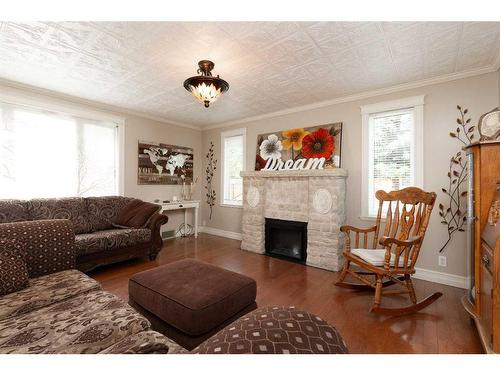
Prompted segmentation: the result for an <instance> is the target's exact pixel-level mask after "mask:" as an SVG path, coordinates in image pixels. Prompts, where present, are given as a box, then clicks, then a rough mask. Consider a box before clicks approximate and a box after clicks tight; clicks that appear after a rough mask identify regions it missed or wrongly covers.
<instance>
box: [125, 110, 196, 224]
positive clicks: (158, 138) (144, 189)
mask: <svg viewBox="0 0 500 375" xmlns="http://www.w3.org/2000/svg"><path fill="white" fill-rule="evenodd" d="M139 140H145V141H155V142H162V143H167V144H173V145H179V146H185V147H191V148H193V149H194V176H195V178H196V177H198V176H200V175H201V168H202V160H201V132H200V131H198V130H193V129H188V128H183V127H179V126H175V125H170V124H166V123H162V122H158V121H153V120H149V119H145V118H141V117H137V116H127V117H126V118H125V181H124V182H125V187H124V194H125V195H126V196H130V197H136V198H140V199H143V200H149V201H153V200H154V199H161V200H170V199H172V196H173V195H176V196H180V191H181V187H180V186H177V185H161V186H157V185H138V184H137V163H138V158H137V147H138V141H139ZM200 180H201V178H198V183H197V185H196V189H195V195H194V199H200V191H201V189H200V186H201V184H200ZM168 217H169V222H168V223H167V224H166V225H165V226H164V227H163V228H162V230H172V229H177V228H178V227H179V225H180V224H181V223H183V222H184V214H183V212H182V211H170V212H169V213H168ZM193 220H194V219H193V215H192V214H191V213H189V215H188V223H189V224H193Z"/></svg>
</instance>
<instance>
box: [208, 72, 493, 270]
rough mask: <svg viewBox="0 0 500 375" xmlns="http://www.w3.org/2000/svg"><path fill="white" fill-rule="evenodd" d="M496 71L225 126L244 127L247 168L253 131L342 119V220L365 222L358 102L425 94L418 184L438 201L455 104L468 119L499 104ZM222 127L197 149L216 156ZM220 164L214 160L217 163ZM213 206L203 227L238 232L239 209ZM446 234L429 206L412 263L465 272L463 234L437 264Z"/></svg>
mask: <svg viewBox="0 0 500 375" xmlns="http://www.w3.org/2000/svg"><path fill="white" fill-rule="evenodd" d="M498 81H499V77H498V73H497V72H494V73H489V74H484V75H481V76H476V77H471V78H466V79H461V80H456V81H450V82H446V83H442V84H436V85H432V86H426V87H421V88H417V89H411V90H406V91H402V92H398V93H393V94H388V95H381V96H378V97H372V98H369V99H363V100H358V101H354V102H349V103H341V104H336V105H331V106H328V107H323V108H319V109H314V110H308V111H304V112H298V113H293V114H288V115H283V116H279V117H275V118H268V119H263V120H258V121H251V122H247V123H243V124H238V125H234V126H231V127H230V128H231V129H236V128H242V127H244V128H246V130H247V169H249V170H253V167H254V165H253V164H254V158H255V148H256V142H257V135H258V134H260V133H266V132H270V131H278V130H283V129H287V128H293V127H303V126H312V125H320V124H325V123H331V122H337V121H342V122H343V123H344V130H343V140H342V166H343V168H345V169H347V170H348V173H349V177H348V179H347V192H348V193H347V202H346V203H347V221H348V222H349V223H351V224H354V225H358V226H369V225H370V224H371V223H370V222H368V221H362V220H360V219H359V216H360V210H361V207H360V198H361V115H360V106H361V105H365V104H370V103H377V102H382V101H386V100H394V99H398V98H404V97H409V96H414V95H422V94H425V95H426V97H425V107H424V123H425V125H424V153H425V160H424V185H425V186H424V188H425V189H427V190H430V191H436V192H438V202H439V201H441V200H442V199H443V196H442V194H441V193H440V191H441V186H442V185H443V186H444V185H445V183H446V173H447V168H448V162H449V158H450V155H451V154H452V153H454V152H457V150H458V148H459V145H458V144H457V141H456V140H454V139H452V138H450V137H449V136H448V133H449V132H450V131H451V130H452V129H454V125H455V118H456V115H457V111H456V105H457V104H460V105H462V106H465V107H467V108H469V111H470V114H471V116H472V118H473V121H477V119H478V118H479V116H480V115H481V114H482V113H484V112H486V111H489V110H491V109H492V108H493V107H495V106H496V105H497V103H498V102H499V95H500V94H499V82H498ZM227 129H228V128H225V129H213V130H207V131H204V132H203V143H202V144H203V149H204V150H205V152H206V150H208V146H209V142H210V141H213V142H214V144H215V149H216V154H217V155H218V157H219V159H220V133H221V131H223V130H227ZM219 166H220V162H219ZM219 187H220V175H219V173H217V174H216V178H215V190H216V191H217V192H218V193H219V191H220V190H219ZM219 203H220V202H217V204H216V206H215V207H214V213H213V216H212V220H209V219H208V209H207V208H205V209H204V210H203V217H202V220H203V221H204V222H205V223H206V226H209V227H213V228H217V229H222V230H226V231H231V232H240V230H241V209H238V208H227V207H221V206H219ZM445 238H446V231H445V227H444V226H443V225H442V224H440V223H439V216H438V214H437V209H436V210H434V212H433V215H432V219H431V224H430V227H429V230H428V233H427V236H426V239H425V244H424V249H423V253H422V254H421V258H420V260H419V264H418V266H419V267H421V268H425V269H430V270H435V271H440V272H446V273H451V274H455V275H462V276H463V275H466V256H465V235H463V234H462V233H459V234H458V235H456V236H455V239H454V240H453V241H452V242H451V243H450V244H449V246H448V247H447V248H446V250H445V252H444V255H446V256H447V258H448V259H447V260H448V266H447V267H446V268H443V267H438V266H437V257H438V250H439V248H440V247H441V244H442V243H443V242H444V240H445Z"/></svg>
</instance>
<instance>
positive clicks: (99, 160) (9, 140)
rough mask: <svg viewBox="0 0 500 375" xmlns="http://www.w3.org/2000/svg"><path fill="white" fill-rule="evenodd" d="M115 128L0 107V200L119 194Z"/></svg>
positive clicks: (0, 104)
mask: <svg viewBox="0 0 500 375" xmlns="http://www.w3.org/2000/svg"><path fill="white" fill-rule="evenodd" d="M118 127H119V124H117V123H116V122H112V121H108V120H106V121H96V120H92V119H88V118H84V117H76V116H69V115H65V114H61V113H58V112H55V111H54V112H52V111H45V110H40V109H33V108H31V107H25V106H23V105H12V104H7V103H3V102H0V199H4V198H5V199H8V198H14V199H30V198H51V197H68V196H99V195H115V194H118V193H120V191H119V190H120V189H119V183H118V181H119V180H118V164H119V163H118V139H119V138H118Z"/></svg>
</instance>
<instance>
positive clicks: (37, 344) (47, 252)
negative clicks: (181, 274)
mask: <svg viewBox="0 0 500 375" xmlns="http://www.w3.org/2000/svg"><path fill="white" fill-rule="evenodd" d="M0 238H8V239H10V238H15V239H17V240H20V241H21V242H22V243H23V244H24V245H25V246H24V247H25V250H26V256H25V261H26V264H27V268H28V273H29V276H30V280H29V286H28V287H27V288H25V289H22V290H20V291H17V292H14V293H10V294H7V295H4V296H0V354H3V353H5V354H7V353H18V354H23V353H24V354H37V353H40V354H43V353H45V354H58V353H61V354H63V353H71V354H86V353H100V354H122V353H123V354H136V353H139V354H149V353H158V354H164V353H168V354H177V353H179V354H182V353H200V354H203V353H207V354H208V353H213V354H222V353H240V354H244V353H246V354H255V353H267V354H271V353H274V354H280V353H324V354H341V353H347V348H346V346H345V343H344V342H343V340H342V338H341V336H340V335H339V334H338V332H337V331H336V329H335V328H334V327H332V326H331V325H329V324H328V323H327V322H325V321H324V320H322V319H321V318H319V317H317V316H316V315H314V314H311V313H308V312H307V311H302V310H299V309H295V308H293V307H281V306H270V307H264V308H260V309H258V310H254V311H252V312H250V313H248V314H246V315H243V316H242V317H241V318H239V319H238V320H236V321H235V322H233V323H231V324H230V325H228V326H226V327H225V328H224V329H222V330H221V331H219V332H218V333H216V334H214V335H213V336H212V337H210V338H209V339H207V340H206V341H205V342H203V343H202V344H200V345H199V346H198V347H197V348H195V349H194V350H193V351H191V352H189V351H187V350H185V349H184V348H182V347H181V346H180V345H178V344H177V343H175V342H174V341H173V340H171V339H169V338H168V337H166V336H163V335H162V334H160V333H158V332H155V331H154V330H152V329H151V324H150V322H149V321H148V320H146V318H144V317H143V316H142V315H140V314H139V313H137V312H136V311H135V310H134V309H133V308H132V307H130V306H129V305H128V304H127V303H125V301H123V300H121V299H120V298H118V297H116V296H114V295H113V294H111V293H108V292H106V291H104V290H102V288H101V286H100V285H99V283H97V282H96V281H95V280H93V279H91V278H90V277H88V276H87V275H85V274H83V273H82V272H80V271H77V270H75V269H72V268H73V267H74V265H75V263H76V255H75V235H74V232H73V224H72V223H71V221H69V220H40V221H24V222H18V223H6V224H0Z"/></svg>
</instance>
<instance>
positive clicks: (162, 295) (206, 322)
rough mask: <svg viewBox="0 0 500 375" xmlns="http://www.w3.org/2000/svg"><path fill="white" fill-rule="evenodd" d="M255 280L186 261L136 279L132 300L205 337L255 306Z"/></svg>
mask: <svg viewBox="0 0 500 375" xmlns="http://www.w3.org/2000/svg"><path fill="white" fill-rule="evenodd" d="M256 292H257V286H256V283H255V280H253V279H251V278H250V277H247V276H244V275H240V274H238V273H236V272H231V271H228V270H225V269H223V268H220V267H216V266H213V265H211V264H207V263H203V262H199V261H197V260H194V259H184V260H180V261H177V262H174V263H170V264H166V265H164V266H160V267H157V268H154V269H151V270H148V271H144V272H140V273H138V274H135V275H134V276H132V278H131V279H130V281H129V298H130V299H131V301H133V302H134V303H137V304H138V305H140V306H142V307H143V308H144V309H145V310H147V311H149V312H151V313H152V314H154V315H155V316H157V317H159V318H160V319H162V320H163V321H165V322H166V323H168V324H169V325H172V326H173V327H175V328H177V329H179V330H180V331H182V332H184V333H186V334H188V335H192V336H199V335H202V334H204V333H206V332H208V331H210V330H212V329H213V328H215V327H216V326H218V325H220V324H222V323H223V322H224V321H226V320H228V319H229V318H231V317H232V316H234V315H235V314H237V313H238V312H239V311H240V310H243V309H244V308H245V307H247V306H248V305H250V304H252V303H254V301H255V296H256Z"/></svg>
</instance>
